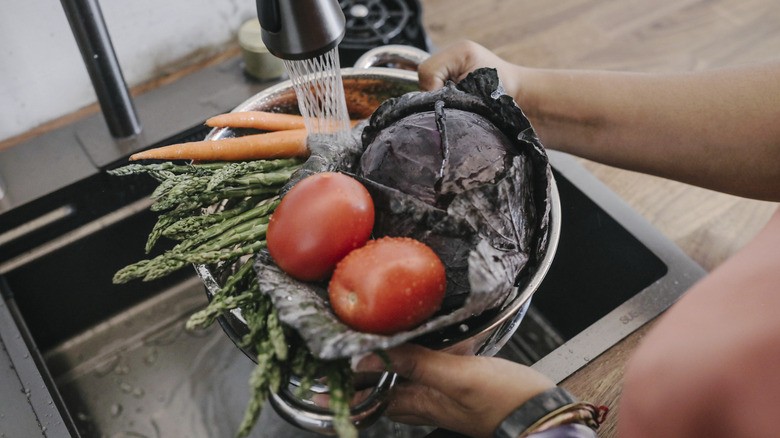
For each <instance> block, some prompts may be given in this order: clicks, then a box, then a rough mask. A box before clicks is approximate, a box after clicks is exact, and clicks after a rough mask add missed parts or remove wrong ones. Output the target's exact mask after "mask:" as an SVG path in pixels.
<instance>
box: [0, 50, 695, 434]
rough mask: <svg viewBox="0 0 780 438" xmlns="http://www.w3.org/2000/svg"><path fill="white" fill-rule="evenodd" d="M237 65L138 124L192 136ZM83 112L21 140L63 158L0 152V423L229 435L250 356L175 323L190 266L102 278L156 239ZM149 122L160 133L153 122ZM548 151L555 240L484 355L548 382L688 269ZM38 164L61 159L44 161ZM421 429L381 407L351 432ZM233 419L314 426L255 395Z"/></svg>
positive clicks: (168, 139) (159, 139) (201, 297)
mask: <svg viewBox="0 0 780 438" xmlns="http://www.w3.org/2000/svg"><path fill="white" fill-rule="evenodd" d="M240 71H241V70H240V65H239V61H238V60H236V59H233V60H228V61H226V62H225V63H222V64H219V65H216V66H213V67H211V68H209V69H206V70H204V71H202V72H198V73H196V74H193V75H192V76H190V77H188V78H186V79H185V80H183V81H182V83H175V84H172V85H171V86H170V87H172V88H173V90H172V88H170V87H169V88H163V89H161V90H159V92H158V93H157V94H155V95H154V96H157V97H156V98H155V97H154V96H151V95H150V96H140V97H139V99H137V100H136V103H137V105H138V108H139V113H140V114H141V116H142V119H144V118H146V120H147V121H145V122H144V126H145V129H146V130H145V133H144V138H145V139H147V140H148V139H155V140H154V141H150V142H148V143H147V144H149V145H151V146H149V147H154V146H158V145H162V144H167V143H173V142H179V141H189V140H194V139H199V138H203V136H205V135H206V133H207V128H205V127H204V126H203V124H202V121H203V120H205V118H207V117H208V116H210V115H213V114H216V113H219V112H224V111H226V110H227V109H229V108H233V107H235V105H237V104H239V103H240V102H242V101H243V100H245V99H246V98H247V97H248V96H251V95H252V94H254V93H256V92H258V91H259V90H261V89H263V88H264V87H267V86H269V84H267V83H265V84H259V83H256V82H251V81H250V80H249V79H247V78H246V77H244V76H242V75H241V73H240ZM237 72H238V73H237ZM236 76H238V77H236ZM226 77H229V79H226ZM225 81H231V82H230V83H233V84H239V85H236V86H233V87H226V86H225ZM187 83H188V84H187ZM193 89H197V90H199V93H192V92H191V90H193ZM209 90H211V92H212V94H209ZM177 93H178V94H177ZM193 94H197V97H195V98H194V97H193ZM175 96H181V97H175ZM155 99H156V100H155ZM172 102H179V103H180V104H178V105H179V106H178V107H181V108H183V110H182V112H181V113H177V114H173V117H179V118H181V120H176V123H174V122H173V121H172V120H171V119H170V118H169V119H167V120H163V119H162V118H161V119H160V120H151V121H150V118H151V119H154V117H152V116H153V115H155V114H158V115H159V114H168V115H169V116H170V115H171V112H170V107H171V105H173V104H172ZM149 106H153V107H154V108H156V109H154V108H153V109H149ZM185 112H186V113H188V117H187V118H186V119H184V118H183V113H185ZM149 114H151V115H152V116H150V115H149ZM99 121H100V117H99V116H95V117H92V118H89V120H86V121H84V123H83V124H82V125H81V127H75V128H72V127H68V128H66V129H67V130H71V129H75V131H70V134H68V135H67V136H62V135H61V134H54V137H53V138H48V139H46V138H42V139H40V140H38V141H39V143H45V145H44V146H42V147H49V145H50V144H51V143H52V142H54V143H57V142H60V140H62V139H63V138H69V139H70V140H71V141H73V139H74V138H75V139H76V140H78V143H79V145H76V146H73V148H75V149H74V151H80V152H78V153H80V154H81V158H78V159H77V160H76V161H75V162H74V163H71V164H68V163H66V162H65V161H64V160H65V159H66V158H67V157H66V156H62V157H58V158H57V160H58V161H56V162H51V163H49V162H43V163H41V162H40V161H39V160H40V158H39V159H36V160H31V161H24V160H22V158H24V155H25V154H24V153H20V152H18V151H0V173H2V174H3V177H4V179H5V180H6V183H7V186H8V189H9V190H8V193H7V196H6V198H5V199H2V200H0V291H2V295H1V298H2V299H0V436H3V434H5V436H25V437H36V436H46V437H77V436H83V437H150V438H151V437H182V436H187V437H193V438H194V437H216V436H220V437H221V436H232V435H234V433H235V431H236V429H237V428H238V426H239V424H240V423H241V419H242V416H243V412H244V409H245V407H246V403H247V401H248V399H249V384H248V380H249V375H250V372H251V370H252V369H253V367H254V363H253V362H252V361H251V360H250V359H249V358H247V357H246V356H245V355H244V353H242V352H241V351H240V350H239V349H238V348H236V347H235V345H234V344H233V342H232V341H231V340H230V339H229V338H228V337H227V336H226V335H225V334H224V333H223V332H222V330H221V329H220V327H219V326H218V325H216V324H215V325H214V326H212V327H210V328H209V329H206V330H197V331H187V330H185V329H184V323H185V321H186V320H187V318H188V317H189V315H190V314H192V313H193V312H195V311H197V310H199V309H201V308H203V307H204V306H205V305H206V295H205V291H204V287H203V285H202V283H201V282H200V280H199V279H198V278H197V277H196V275H195V271H194V269H183V270H181V271H180V272H177V273H176V274H174V275H171V276H169V277H166V278H163V279H160V280H156V281H153V282H148V283H144V282H140V281H135V282H130V283H128V284H123V285H114V284H112V282H111V278H112V276H113V274H114V273H115V272H116V271H117V270H119V269H120V268H122V267H124V266H126V265H128V264H131V263H133V262H136V261H138V260H141V259H143V258H149V257H151V256H154V255H155V254H156V253H158V252H160V251H163V250H165V249H166V247H165V245H160V247H159V248H158V249H156V250H155V253H153V254H149V255H147V254H144V251H143V247H144V242H145V241H146V236H147V235H148V233H149V231H150V230H151V228H152V226H153V224H154V222H155V220H156V214H154V213H152V212H150V211H149V206H150V205H151V201H150V200H149V198H148V196H149V194H150V193H151V191H152V190H153V188H154V187H155V186H156V182H155V181H154V180H152V179H151V178H150V177H148V176H146V175H141V176H132V177H113V176H109V175H107V174H106V172H105V170H107V169H111V168H114V167H117V166H120V165H123V164H124V163H126V159H127V158H126V157H127V156H128V155H129V153H131V152H134V150H133V149H137V147H136V146H137V145H131V146H130V147H129V149H128V146H127V144H121V142H112V141H111V140H110V139H105V138H103V139H102V140H101V136H105V133H102V134H94V135H87V134H86V133H85V131H84V129H86V128H84V127H85V126H86V127H93V128H94V127H95V126H97V127H98V128H101V129H103V128H102V127H101V126H100V124H99ZM156 127H157V128H160V129H162V127H165V130H167V131H168V132H169V131H170V130H175V131H176V132H175V133H173V134H171V133H170V132H169V133H168V134H167V135H162V134H161V132H162V131H160V129H156ZM85 138H90V139H91V140H89V141H87V140H84V139H85ZM137 141H138V142H141V139H137ZM104 142H105V143H106V144H108V146H106V147H105V148H103V149H100V148H101V147H102V146H100V144H101V143H104ZM58 147H59V148H60V149H65V148H67V147H69V146H68V145H67V144H63V143H58ZM144 147H146V146H144ZM36 155H37V156H38V157H44V158H43V159H44V160H49V159H51V160H54V158H52V157H53V156H52V155H51V154H36ZM70 155H73V156H76V155H78V154H77V153H76V152H74V153H73V154H70ZM84 157H86V158H84ZM550 158H551V163H552V164H553V169H554V172H555V177H556V180H557V183H558V187H559V191H560V194H561V205H562V217H563V222H562V227H561V242H560V244H559V248H558V252H557V253H556V258H555V260H554V261H553V264H552V266H551V268H550V271H549V273H548V276H547V278H546V279H545V281H544V282H543V283H542V285H541V287H540V288H539V290H538V291H537V292H536V294H535V295H534V298H533V299H532V304H531V307H530V309H529V311H528V313H527V315H526V317H525V318H524V319H523V321H522V323H521V325H520V327H519V328H518V329H517V331H516V333H515V335H514V336H513V337H512V339H510V340H509V342H508V343H507V344H506V346H505V347H504V349H502V350H501V351H500V352H499V354H498V355H499V356H503V357H506V358H508V359H510V360H514V361H517V362H521V363H525V364H528V365H531V366H533V367H534V368H536V369H538V370H539V371H541V372H543V373H545V374H547V375H548V376H550V377H551V378H552V379H553V380H554V381H556V382H560V381H561V380H563V379H564V378H566V377H567V376H569V375H571V373H573V372H575V371H576V370H578V369H579V368H581V367H582V366H584V365H586V364H587V363H589V362H590V361H591V360H593V359H595V358H596V357H597V356H598V355H599V354H601V353H602V352H603V351H605V350H606V349H608V348H609V347H610V346H612V345H614V344H615V343H617V342H619V341H620V340H621V339H623V338H624V337H625V336H627V335H628V334H630V333H631V332H632V331H634V330H636V329H637V328H639V327H641V326H642V325H644V324H645V323H646V322H647V321H649V320H650V319H652V318H653V317H655V316H656V315H658V314H659V313H660V312H662V311H663V310H664V309H666V308H667V307H668V306H669V305H671V304H672V303H673V302H674V301H675V300H676V299H677V298H678V297H679V296H680V295H681V294H682V293H684V292H685V291H686V290H687V289H688V288H689V287H690V285H692V284H693V283H694V282H695V281H696V280H698V279H699V278H701V277H702V276H703V275H704V270H703V269H701V268H700V267H699V266H698V265H696V264H695V263H694V262H693V261H692V260H690V258H688V257H687V256H686V255H685V254H684V253H683V252H682V251H681V250H680V249H679V248H678V247H676V246H675V245H674V244H673V243H672V242H671V241H669V240H668V239H667V238H666V237H665V236H663V235H662V234H661V233H660V232H659V231H658V230H656V229H655V228H653V227H652V226H651V225H650V224H649V223H648V222H647V221H645V220H644V219H643V218H642V217H641V216H640V215H639V214H637V213H636V212H635V211H633V210H632V209H631V208H630V207H629V206H628V205H626V204H625V203H624V202H623V201H621V200H620V199H619V198H618V197H617V196H616V195H615V194H614V193H612V192H611V191H610V190H609V189H607V188H606V187H605V186H604V185H603V184H601V183H600V182H599V181H598V180H597V179H596V178H595V177H593V175H591V174H589V173H588V172H587V171H586V170H585V169H584V168H583V167H582V166H581V165H579V164H578V163H577V162H576V161H575V160H574V159H573V158H572V157H569V156H567V155H565V154H560V153H555V152H552V151H551V153H550ZM11 159H14V160H21V161H18V162H12V161H11ZM85 162H86V163H88V164H89V165H85V164H84V163H85ZM47 169H57V170H58V171H63V172H64V171H65V170H67V175H66V176H63V177H61V178H60V177H58V176H57V175H53V176H51V177H50V178H46V172H47V171H48V170H47ZM79 169H81V170H83V171H77V170H79ZM52 172H53V171H52ZM25 178H28V179H29V181H28V179H25ZM36 181H37V182H41V183H47V184H48V183H50V184H49V185H44V186H42V185H35V184H36ZM585 254H587V255H585ZM429 432H430V430H429V429H428V428H421V427H408V426H402V425H399V424H395V423H392V422H390V421H388V420H385V419H382V420H380V421H379V422H378V423H376V424H375V425H374V426H371V427H370V428H368V429H367V430H366V431H364V432H363V435H365V436H397V437H402V436H409V437H412V436H425V435H426V434H428V433H429ZM251 436H253V437H264V436H269V437H270V436H274V437H275V436H289V437H295V436H303V437H305V436H314V434H312V433H309V432H304V431H302V430H299V429H297V428H295V427H294V426H291V425H289V424H288V423H286V422H285V421H284V420H282V419H281V418H280V417H279V416H278V415H277V414H276V413H275V412H274V410H273V409H272V408H270V406H269V407H267V409H264V411H263V414H262V417H261V419H260V420H259V422H258V425H257V427H256V428H255V429H254V430H253V432H252V435H251Z"/></svg>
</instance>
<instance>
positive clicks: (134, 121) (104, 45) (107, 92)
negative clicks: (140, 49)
mask: <svg viewBox="0 0 780 438" xmlns="http://www.w3.org/2000/svg"><path fill="white" fill-rule="evenodd" d="M61 3H62V7H63V9H65V15H66V16H67V18H68V22H69V23H70V28H71V30H72V31H73V36H74V37H75V38H76V43H77V44H78V46H79V50H80V51H81V57H82V58H83V59H84V64H85V65H86V67H87V72H88V73H89V78H90V80H91V81H92V86H93V87H94V88H95V93H96V94H97V98H98V102H99V103H100V109H101V110H102V111H103V117H105V119H106V123H107V124H108V130H109V131H110V132H111V136H112V137H114V138H116V139H123V138H129V137H134V136H136V135H137V134H139V133H140V132H141V123H140V122H139V121H138V116H137V114H136V111H135V107H134V106H133V101H132V99H131V97H130V93H129V92H128V90H127V84H126V83H125V79H124V77H123V76H122V70H121V69H120V67H119V62H118V61H117V58H116V54H115V53H114V47H113V45H112V44H111V38H110V37H109V35H108V30H107V29H106V23H105V21H104V20H103V13H102V12H101V10H100V5H99V4H98V0H61Z"/></svg>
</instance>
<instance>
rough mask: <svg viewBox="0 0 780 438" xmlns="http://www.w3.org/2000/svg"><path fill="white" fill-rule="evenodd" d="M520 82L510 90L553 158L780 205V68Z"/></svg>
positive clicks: (544, 77) (556, 74)
mask: <svg viewBox="0 0 780 438" xmlns="http://www.w3.org/2000/svg"><path fill="white" fill-rule="evenodd" d="M515 73H517V74H515V75H513V76H514V77H513V78H512V82H509V83H508V87H507V88H508V90H510V92H513V93H514V96H515V98H516V100H517V101H518V103H519V105H520V106H521V108H523V110H524V111H525V112H526V115H528V117H529V119H530V120H531V122H532V123H533V125H534V127H535V128H536V130H537V132H538V134H539V136H540V138H541V140H542V142H543V144H545V146H547V147H549V148H551V149H557V150H561V151H564V152H568V153H572V154H574V155H578V156H581V157H585V158H588V159H592V160H594V161H598V162H602V163H605V164H609V165H613V166H616V167H621V168H625V169H630V170H634V171H638V172H644V173H650V174H653V175H657V176H662V177H666V178H671V179H675V180H678V181H682V182H685V183H689V184H694V185H698V186H702V187H706V188H710V189H714V190H719V191H724V192H729V193H733V194H737V195H742V196H748V197H756V198H761V199H769V200H778V199H780V127H779V125H780V124H778V123H777V121H778V120H780V104H778V102H780V80H778V79H777V78H778V77H779V76H780V63H778V64H771V65H766V66H763V67H760V68H757V67H756V68H740V69H724V70H717V71H711V72H707V73H696V74H674V75H672V74H641V73H617V72H591V71H567V70H537V69H527V68H522V67H517V71H516V72H515Z"/></svg>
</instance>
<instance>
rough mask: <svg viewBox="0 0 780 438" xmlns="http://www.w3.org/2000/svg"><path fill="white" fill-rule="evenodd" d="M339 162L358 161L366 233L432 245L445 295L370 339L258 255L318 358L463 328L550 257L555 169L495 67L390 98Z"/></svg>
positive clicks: (288, 319)
mask: <svg viewBox="0 0 780 438" xmlns="http://www.w3.org/2000/svg"><path fill="white" fill-rule="evenodd" d="M475 152H479V153H475ZM345 156H346V157H345ZM339 158H340V159H341V161H342V163H354V165H352V166H341V167H339V169H340V170H342V171H344V172H347V173H349V172H352V173H354V174H355V176H356V178H357V179H358V180H359V181H360V182H361V183H363V185H364V186H365V187H366V188H367V189H368V191H369V193H370V194H371V198H372V199H373V202H374V206H375V223H374V228H373V235H374V237H375V238H379V237H384V236H389V237H410V238H413V239H415V240H418V241H420V242H422V243H424V244H426V245H427V246H429V247H430V248H431V249H432V250H433V251H434V252H435V254H436V255H437V256H438V257H439V258H440V259H441V261H442V263H443V265H444V266H445V273H446V288H447V290H446V293H445V297H444V301H443V304H442V307H441V309H440V310H439V311H438V312H437V313H436V314H434V315H433V316H432V317H431V318H429V319H427V320H425V321H424V322H423V323H422V324H420V325H417V326H414V327H410V328H408V329H407V330H403V331H400V332H393V333H392V334H387V333H383V334H378V333H367V332H365V331H360V330H355V329H354V328H353V327H350V326H349V325H347V324H345V323H344V321H343V320H342V319H341V318H339V317H338V316H337V315H336V314H335V313H334V310H333V308H332V305H331V303H330V302H329V301H328V299H327V297H328V291H327V285H323V284H317V283H310V282H301V281H298V280H296V279H294V278H291V277H290V276H288V275H286V273H285V272H284V271H283V270H282V269H280V268H279V266H278V265H277V264H276V263H275V262H274V259H273V257H271V256H270V255H269V254H268V253H267V251H262V250H261V251H260V252H259V253H258V256H257V259H256V263H255V269H256V271H257V274H258V283H259V287H260V290H261V291H262V292H263V293H266V294H268V295H269V296H270V297H271V299H272V301H273V303H274V306H275V307H276V309H277V311H278V312H279V318H280V319H281V321H282V322H283V323H284V324H287V325H289V326H290V327H292V328H294V329H295V330H296V331H297V332H298V333H299V334H300V336H301V338H302V339H303V341H304V342H306V345H307V347H308V348H309V349H311V351H312V352H313V354H314V355H315V356H317V357H320V358H323V359H339V358H349V357H354V356H359V355H362V354H364V353H367V352H370V351H373V350H381V349H386V348H390V347H393V346H395V345H399V344H401V343H403V342H407V341H410V340H412V339H418V338H420V337H421V336H422V335H426V334H432V333H434V332H439V331H441V330H445V329H448V328H450V327H455V328H457V327H460V326H461V325H460V324H461V323H463V322H464V321H466V320H467V319H469V318H470V317H472V316H474V315H482V314H483V313H485V312H486V311H488V310H494V309H499V308H500V307H501V306H502V305H503V304H504V303H508V302H510V301H511V300H512V298H513V297H514V296H515V294H516V293H517V291H518V290H517V289H516V286H518V285H522V284H523V281H524V279H525V278H526V277H527V276H529V275H530V274H532V273H533V272H534V271H535V268H536V267H537V266H538V264H539V263H540V261H541V260H542V257H543V254H544V253H545V252H546V249H547V235H548V227H549V214H550V190H551V178H552V175H551V169H550V167H549V163H548V160H547V155H546V154H545V152H544V148H543V147H542V145H541V144H540V142H539V140H538V138H537V137H536V134H535V133H534V131H533V128H532V127H531V125H530V123H529V122H528V119H527V118H526V117H525V115H524V114H523V113H522V111H521V110H520V108H519V107H518V106H517V105H516V104H515V102H514V100H513V99H512V98H511V97H510V96H508V95H506V94H505V93H504V92H503V89H502V88H501V86H500V83H499V80H498V77H497V75H496V72H495V70H492V69H482V70H477V71H475V72H474V73H472V74H470V75H469V76H468V77H466V78H465V79H463V80H462V81H461V82H460V83H459V84H454V83H449V84H447V85H446V86H445V87H444V88H443V89H440V90H436V91H430V92H412V93H407V94H405V95H403V96H401V97H399V98H394V99H389V100H387V101H386V102H385V103H383V104H382V105H381V106H380V107H379V108H378V109H377V110H376V111H374V113H373V115H372V116H371V118H370V120H369V123H368V124H367V125H366V126H365V127H364V128H363V129H362V131H361V147H360V148H359V150H358V151H357V152H356V153H354V154H352V153H351V150H350V151H347V152H342V154H341V155H340V156H339ZM307 164H308V162H307ZM459 335H460V336H462V335H463V333H462V332H461V333H460V334H459ZM432 346H433V347H436V342H435V340H434V344H433V345H432Z"/></svg>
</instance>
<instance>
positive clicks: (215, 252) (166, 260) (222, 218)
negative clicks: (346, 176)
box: [109, 158, 357, 437]
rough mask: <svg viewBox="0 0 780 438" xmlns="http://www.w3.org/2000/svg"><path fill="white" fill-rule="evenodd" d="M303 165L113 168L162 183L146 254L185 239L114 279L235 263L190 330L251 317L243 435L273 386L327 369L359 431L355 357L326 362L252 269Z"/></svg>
mask: <svg viewBox="0 0 780 438" xmlns="http://www.w3.org/2000/svg"><path fill="white" fill-rule="evenodd" d="M301 163H302V161H301V160H299V159H295V158H293V159H276V160H256V161H244V162H229V163H224V162H217V163H204V164H184V165H179V164H175V163H171V162H165V163H158V164H145V165H141V164H129V165H126V166H124V167H120V168H118V169H115V170H112V171H109V173H110V174H112V175H117V176H122V175H132V174H141V173H146V174H149V175H150V176H151V177H153V178H155V179H157V180H158V181H159V182H160V184H159V185H158V186H157V188H156V189H155V190H154V192H153V193H152V198H153V199H154V203H153V204H152V207H151V209H152V210H153V211H159V212H160V215H159V217H158V220H157V222H156V223H155V225H154V227H153V228H152V230H151V232H150V234H149V237H148V240H147V242H146V252H147V253H149V252H150V251H151V250H152V248H153V247H154V245H155V244H156V243H157V242H158V241H159V239H160V238H161V237H166V238H168V239H172V240H174V241H177V242H178V243H177V244H176V245H175V246H174V247H173V248H171V249H169V250H167V251H165V252H163V253H162V254H160V255H158V256H156V257H154V258H151V259H147V260H141V261H139V262H137V263H134V264H132V265H129V266H127V267H125V268H123V269H121V270H119V271H118V272H117V273H116V274H115V275H114V279H113V281H114V283H117V284H118V283H125V282H128V281H131V280H134V279H142V280H143V281H151V280H155V279H158V278H161V277H164V276H166V275H168V274H170V273H172V272H174V271H177V270H179V269H181V268H183V267H185V266H187V265H190V264H206V265H211V266H214V267H216V266H221V267H223V268H225V269H229V268H232V269H234V270H233V271H232V274H230V275H228V276H227V279H226V280H225V282H224V284H223V285H222V287H221V289H219V290H218V291H217V292H216V293H215V294H214V296H213V297H212V300H211V302H210V303H209V304H208V306H207V307H206V308H205V309H203V310H201V311H199V312H196V313H195V314H193V315H192V316H191V317H190V319H189V320H188V321H187V328H188V329H195V328H205V327H208V326H210V325H211V324H213V323H214V321H216V320H217V318H219V317H220V316H221V315H223V314H225V313H226V312H229V311H230V310H232V309H236V308H238V309H240V310H241V314H242V316H243V317H244V319H245V320H246V322H247V327H248V328H249V333H248V334H247V335H246V336H244V338H243V339H242V340H241V346H242V347H245V348H247V349H248V350H251V351H255V352H257V357H256V362H257V366H256V367H255V369H254V370H253V372H252V375H251V377H250V386H251V388H252V398H251V399H250V400H249V403H248V406H247V409H246V413H245V416H244V420H243V422H242V424H241V425H240V427H239V431H238V436H246V435H248V434H249V432H250V431H251V430H252V428H253V427H254V425H255V423H256V422H257V419H258V417H259V415H260V412H261V410H262V407H263V404H264V402H265V400H266V399H267V397H268V395H269V394H270V392H277V391H278V390H279V388H280V386H281V385H283V384H286V383H287V382H288V381H289V379H290V377H291V376H292V375H295V376H296V377H298V378H299V379H300V387H299V391H301V392H305V391H308V390H309V389H310V388H311V386H312V385H313V384H314V382H315V379H316V378H317V377H320V376H323V375H324V376H325V377H326V378H327V379H328V386H329V388H330V390H331V398H330V406H331V409H332V410H333V412H334V414H335V424H334V425H335V428H336V430H337V432H338V433H339V435H340V436H342V437H354V436H356V435H357V432H356V430H355V427H354V425H353V424H352V423H351V422H350V421H349V414H350V412H349V401H350V400H351V399H352V396H353V394H354V389H353V387H352V385H351V384H350V379H351V370H350V367H349V363H348V361H343V360H342V361H330V362H326V361H322V360H320V359H317V358H316V357H314V356H313V355H312V354H311V352H310V351H309V350H308V349H307V348H306V347H305V345H304V344H303V342H302V341H301V340H300V339H298V338H297V336H296V334H295V333H294V332H293V331H292V330H290V329H288V328H287V327H285V326H283V325H282V324H281V323H280V322H279V318H278V316H277V313H276V309H275V308H274V307H273V305H272V304H271V301H270V299H269V298H268V297H267V296H265V295H264V294H262V293H261V292H260V290H259V288H258V285H257V278H256V276H255V275H254V270H253V268H252V265H253V257H251V256H252V255H253V254H255V253H256V252H257V251H258V250H260V249H262V248H264V247H265V233H266V229H267V227H268V222H269V220H270V216H271V214H272V213H273V211H274V209H275V208H276V206H277V205H278V204H279V196H278V195H279V190H280V189H281V187H282V186H283V185H284V184H285V183H286V182H287V181H288V180H289V179H290V176H291V175H292V173H293V172H295V171H296V170H297V169H298V168H299V167H300V166H301Z"/></svg>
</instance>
